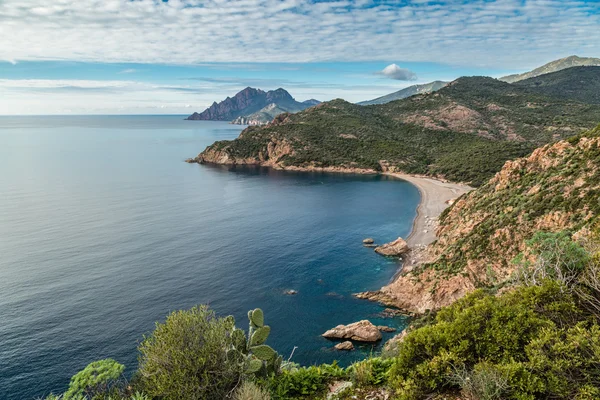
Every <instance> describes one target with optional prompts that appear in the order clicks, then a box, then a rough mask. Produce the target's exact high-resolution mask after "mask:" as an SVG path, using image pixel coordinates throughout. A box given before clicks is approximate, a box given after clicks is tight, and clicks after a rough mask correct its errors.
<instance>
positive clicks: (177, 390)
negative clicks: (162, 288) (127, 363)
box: [139, 306, 243, 400]
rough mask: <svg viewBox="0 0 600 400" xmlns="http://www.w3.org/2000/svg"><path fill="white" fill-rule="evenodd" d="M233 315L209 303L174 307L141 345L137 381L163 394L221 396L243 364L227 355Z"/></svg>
mask: <svg viewBox="0 0 600 400" xmlns="http://www.w3.org/2000/svg"><path fill="white" fill-rule="evenodd" d="M234 329H235V321H234V319H233V317H226V318H217V317H216V316H215V313H214V312H213V311H212V310H209V309H208V307H207V306H198V307H194V308H192V309H191V310H188V311H176V312H173V313H172V314H171V315H169V316H168V317H167V320H166V322H165V323H164V324H161V323H157V324H156V329H155V331H154V332H153V333H152V334H151V335H150V336H148V337H145V339H144V341H143V342H142V343H141V344H140V347H139V351H140V359H139V363H140V365H139V375H140V381H141V386H142V387H143V389H144V391H145V392H146V393H147V394H148V395H150V396H151V397H157V398H161V399H173V400H175V399H186V400H188V399H189V400H196V399H221V398H225V397H226V396H227V395H228V394H229V393H230V392H231V391H232V390H233V388H234V387H235V385H236V384H237V383H238V382H239V381H240V379H241V377H242V369H243V366H242V365H241V364H240V363H238V362H237V361H236V360H230V359H229V358H228V357H227V350H228V349H229V348H231V346H233V343H232V338H231V334H232V332H233V331H234Z"/></svg>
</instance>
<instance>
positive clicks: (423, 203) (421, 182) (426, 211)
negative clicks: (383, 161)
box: [185, 153, 474, 281]
mask: <svg viewBox="0 0 600 400" xmlns="http://www.w3.org/2000/svg"><path fill="white" fill-rule="evenodd" d="M185 161H186V162H188V163H198V164H205V163H206V164H222V165H236V164H238V165H239V164H241V165H256V166H263V167H269V168H273V169H277V170H284V171H298V172H325V173H344V174H363V175H377V174H381V175H386V176H391V177H395V178H398V179H401V180H404V181H407V182H409V183H411V184H412V185H414V186H415V187H416V188H417V189H418V190H419V193H420V197H421V198H420V199H419V204H418V206H417V212H416V216H415V219H414V220H413V224H412V229H411V232H410V234H409V235H408V237H407V238H406V242H407V243H408V245H409V247H410V249H411V250H410V252H409V253H408V254H407V255H406V256H405V257H403V259H404V260H403V265H402V267H401V268H400V269H399V270H398V273H396V275H395V276H394V278H393V280H395V279H396V278H397V276H398V275H399V274H400V272H401V271H402V270H406V269H407V268H409V269H410V268H412V267H413V266H414V265H416V264H418V263H419V262H420V260H421V259H422V255H423V253H424V251H423V250H424V249H425V248H426V247H427V246H428V245H429V244H431V243H432V242H434V241H435V240H436V238H437V237H436V234H435V231H436V229H437V219H438V217H439V216H440V214H441V213H442V212H443V211H444V210H445V209H446V208H448V207H449V206H450V205H451V204H452V201H453V200H454V199H456V198H458V197H460V196H461V195H463V194H465V193H468V192H470V191H471V190H473V189H474V188H473V187H471V186H468V185H466V184H462V183H453V182H449V181H445V180H442V179H437V178H432V177H428V176H424V175H413V174H406V173H400V172H379V171H375V170H374V169H366V168H348V167H313V166H310V167H297V166H282V165H281V164H279V163H269V162H264V161H262V162H261V161H258V160H252V161H251V162H249V161H250V160H243V161H244V162H241V163H240V162H236V161H238V160H231V159H229V158H228V157H225V158H224V159H221V160H219V161H218V162H215V160H210V161H207V160H206V159H205V158H203V157H202V153H201V154H200V155H198V156H197V157H196V158H189V159H187V160H185ZM232 161H233V162H232ZM393 280H392V281H393Z"/></svg>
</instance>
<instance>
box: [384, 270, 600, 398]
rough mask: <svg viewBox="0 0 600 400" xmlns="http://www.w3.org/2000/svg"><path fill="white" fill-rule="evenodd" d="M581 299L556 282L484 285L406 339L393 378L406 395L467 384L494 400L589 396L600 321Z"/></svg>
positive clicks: (596, 380)
mask: <svg viewBox="0 0 600 400" xmlns="http://www.w3.org/2000/svg"><path fill="white" fill-rule="evenodd" d="M578 305H579V303H578V301H577V299H576V297H575V296H574V295H572V294H570V293H569V292H568V291H566V290H563V286H561V285H560V284H559V283H558V282H555V281H545V282H544V283H543V284H542V285H541V286H535V287H520V288H517V289H515V290H513V291H510V292H507V293H505V294H503V295H502V296H493V295H490V294H486V293H484V292H483V291H477V292H475V293H473V294H471V295H469V296H467V297H466V298H464V299H461V300H459V301H457V302H456V303H455V304H453V305H451V306H449V307H447V308H444V309H442V310H440V311H439V312H438V313H437V315H436V316H435V320H434V321H433V322H432V323H431V325H428V326H424V327H422V328H419V329H416V330H413V331H411V332H410V333H409V334H408V335H407V336H406V337H405V339H404V340H403V341H402V343H401V344H400V345H399V346H398V354H397V355H396V356H395V357H394V358H393V364H392V366H391V368H390V371H389V381H388V382H389V384H390V385H391V386H392V387H393V388H394V389H395V390H396V391H397V394H398V396H399V398H400V399H415V398H419V396H422V395H424V394H427V393H440V392H445V391H448V390H459V389H461V388H462V389H463V391H465V392H469V393H472V394H473V393H479V394H478V395H477V396H479V398H490V399H493V398H503V399H504V398H506V399H519V400H525V399H531V400H533V399H538V398H565V399H567V398H569V399H571V398H576V396H579V397H580V398H587V397H581V396H588V395H589V393H593V391H592V389H590V388H592V387H594V385H598V384H600V370H599V369H598V365H600V335H599V333H600V327H599V326H598V325H595V324H594V323H593V322H591V320H590V316H589V314H587V313H585V312H583V311H582V310H580V309H579V308H578ZM457 371H462V375H460V374H459V375H458V376H457ZM457 377H462V382H460V381H461V379H457ZM466 378H469V379H468V380H467V379H466ZM473 380H475V382H474V381H473ZM505 383H507V385H505ZM467 394H468V393H467ZM494 396H496V397H494ZM592 398H593V397H592Z"/></svg>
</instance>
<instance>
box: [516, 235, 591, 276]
mask: <svg viewBox="0 0 600 400" xmlns="http://www.w3.org/2000/svg"><path fill="white" fill-rule="evenodd" d="M527 246H528V248H529V252H530V253H531V255H532V256H533V258H534V259H535V261H534V262H531V261H530V260H529V259H527V257H526V256H524V255H523V254H521V255H520V256H519V257H517V258H516V259H515V263H516V264H517V265H518V266H519V268H518V270H517V279H518V281H519V282H520V283H523V284H525V285H528V286H532V285H539V284H541V283H542V282H543V281H544V280H546V279H555V280H557V281H559V282H561V283H562V284H564V285H565V287H566V288H572V287H573V286H574V285H575V284H576V283H577V280H578V278H579V275H580V274H581V273H582V272H583V271H584V270H585V268H586V266H587V264H588V262H589V255H588V252H587V251H586V250H585V249H584V248H583V247H582V246H581V245H579V244H578V243H577V242H574V241H573V240H572V239H571V235H570V234H569V233H568V232H558V233H550V232H537V233H536V234H535V235H534V236H533V238H532V239H531V240H528V241H527Z"/></svg>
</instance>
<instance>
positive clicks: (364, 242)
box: [363, 238, 375, 244]
mask: <svg viewBox="0 0 600 400" xmlns="http://www.w3.org/2000/svg"><path fill="white" fill-rule="evenodd" d="M373 243H375V240H373V239H372V238H366V239H364V240H363V244H373Z"/></svg>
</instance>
